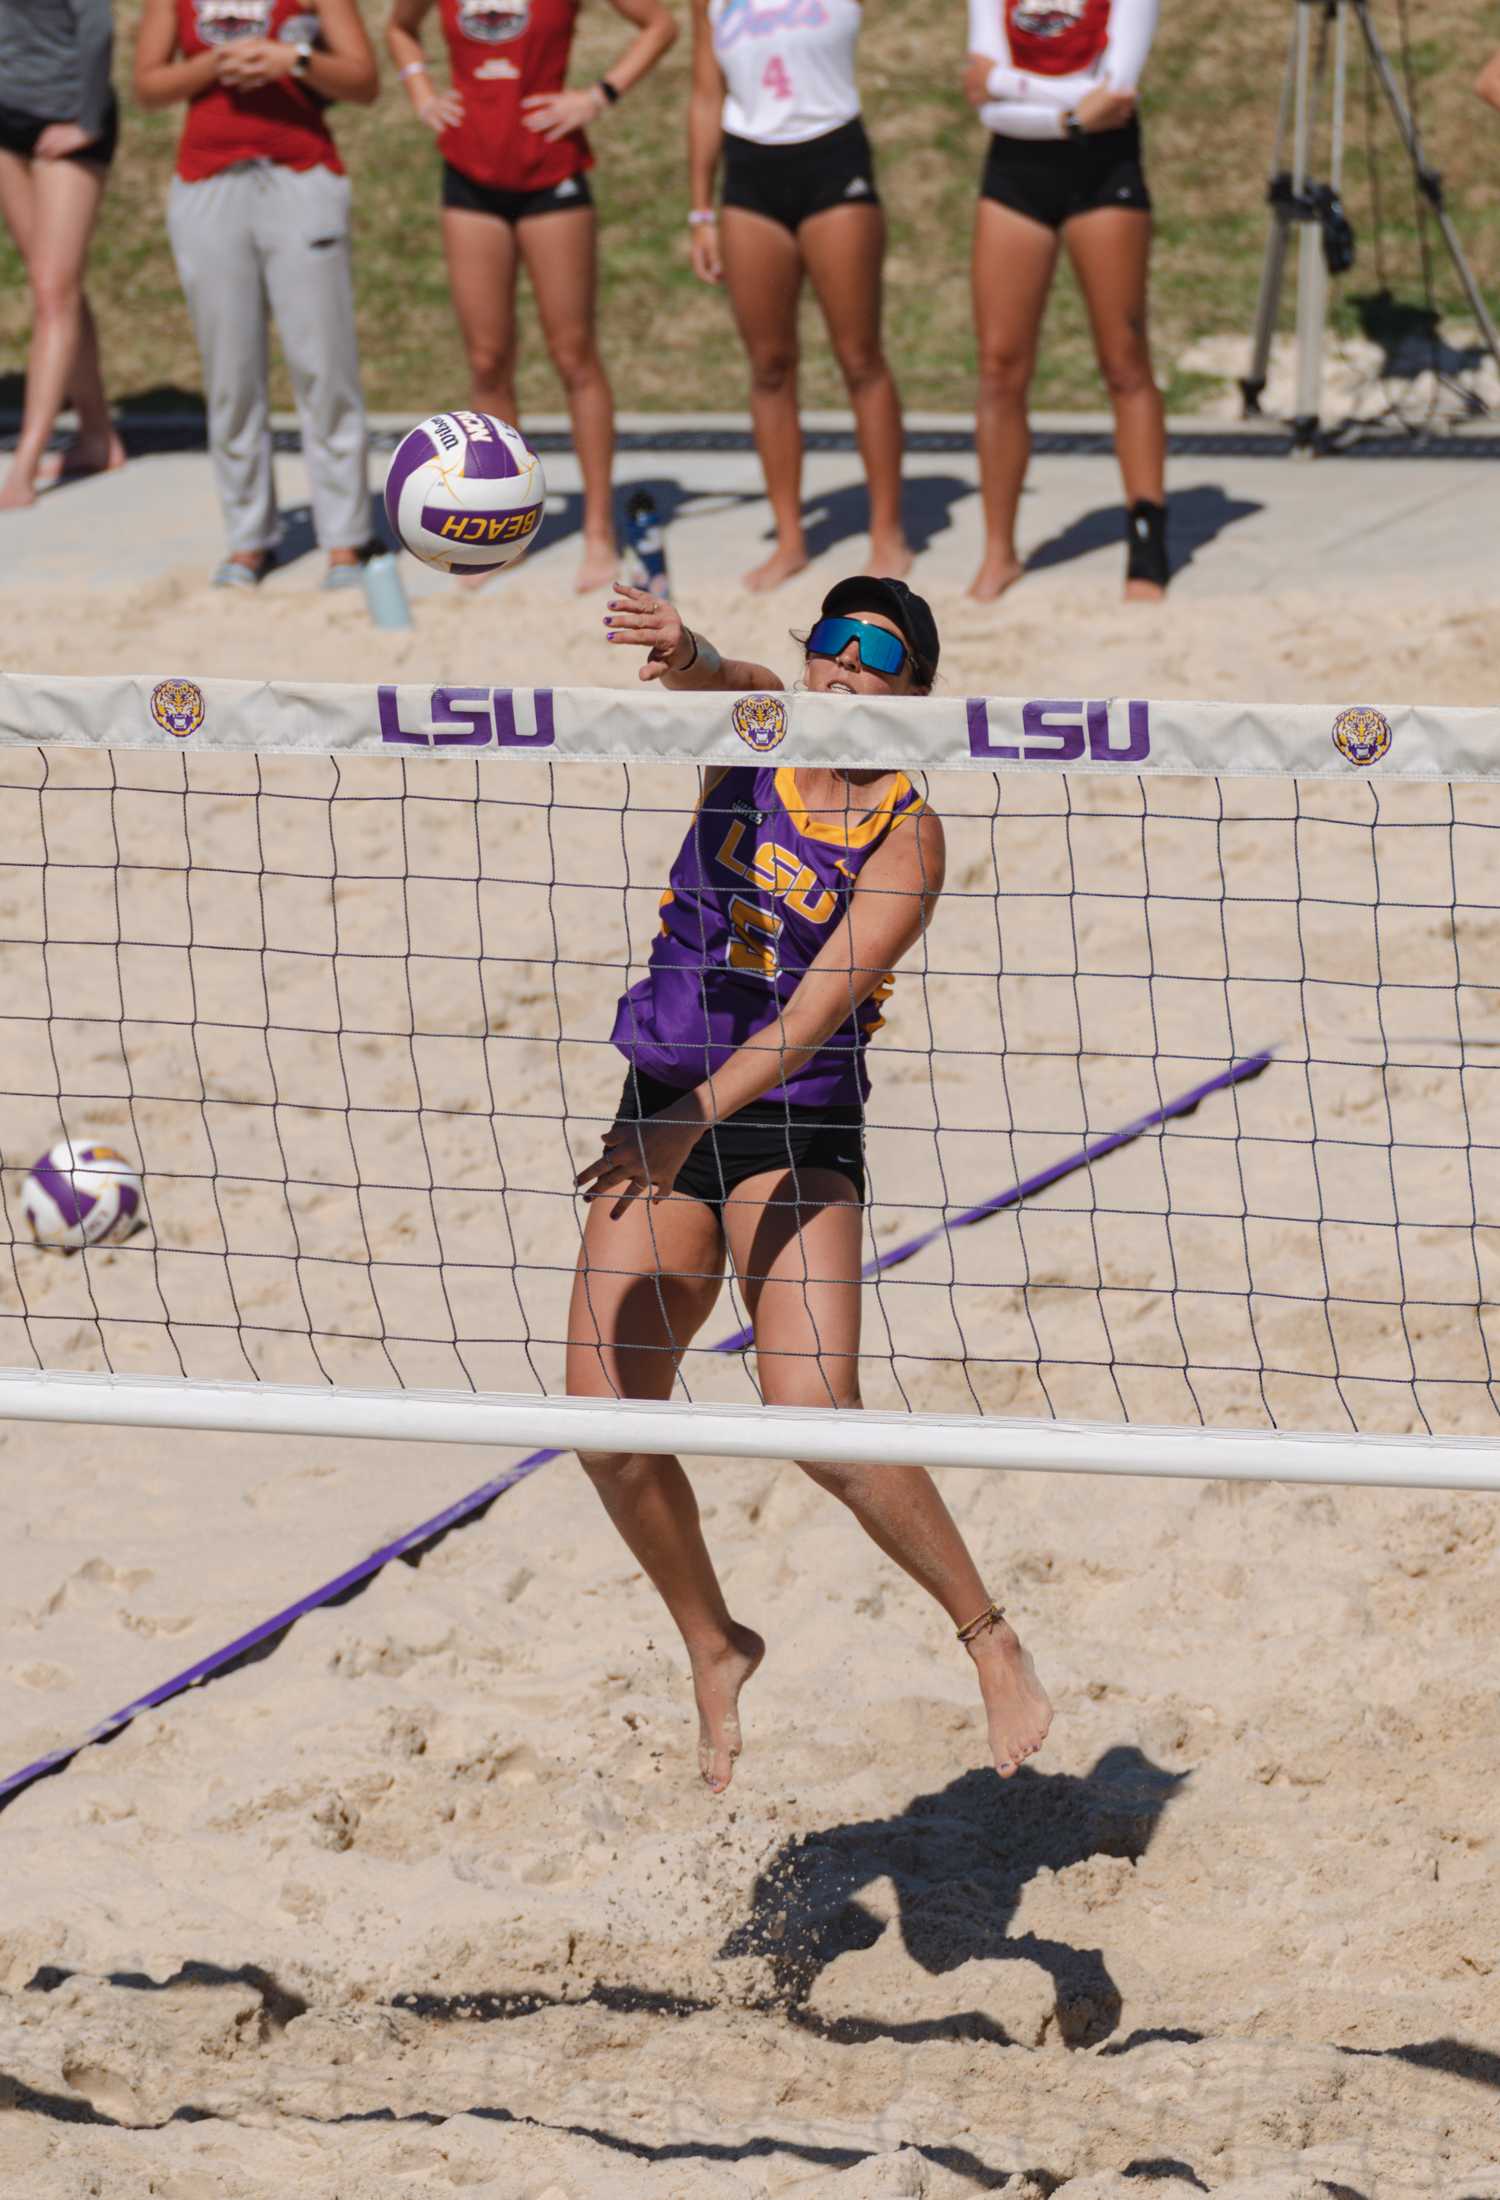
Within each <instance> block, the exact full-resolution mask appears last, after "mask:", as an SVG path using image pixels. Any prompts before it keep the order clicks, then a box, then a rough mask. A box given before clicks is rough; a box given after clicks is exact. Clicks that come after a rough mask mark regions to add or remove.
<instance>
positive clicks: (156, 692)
mask: <svg viewBox="0 0 1500 2200" xmlns="http://www.w3.org/2000/svg"><path fill="white" fill-rule="evenodd" d="M151 715H152V717H153V718H154V719H155V721H156V723H157V724H158V725H159V726H160V727H161V730H162V732H163V733H170V734H172V735H174V736H175V737H176V739H177V740H179V741H185V740H186V739H187V737H188V735H189V734H190V733H196V732H197V731H198V728H199V727H200V726H201V725H202V723H203V717H204V709H203V690H202V688H200V687H195V686H194V685H193V682H192V681H191V680H160V681H158V682H157V685H156V686H155V687H154V688H153V689H152V690H151Z"/></svg>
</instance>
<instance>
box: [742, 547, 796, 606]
mask: <svg viewBox="0 0 1500 2200" xmlns="http://www.w3.org/2000/svg"><path fill="white" fill-rule="evenodd" d="M806 563H807V545H806V543H805V542H791V543H789V542H779V543H778V544H777V545H776V548H775V549H774V550H773V551H772V552H771V555H770V556H769V557H768V558H767V559H766V561H765V563H764V565H757V566H753V567H752V568H751V570H750V571H749V572H748V573H747V574H746V575H745V586H746V587H747V588H748V589H749V591H750V593H751V594H752V595H753V596H764V595H766V594H767V593H768V592H769V591H770V590H771V589H773V588H780V586H781V584H782V582H783V581H789V580H790V579H791V578H792V575H793V574H794V573H800V572H801V571H802V568H803V567H804V566H805V565H806Z"/></svg>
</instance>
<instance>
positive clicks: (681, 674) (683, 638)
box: [604, 581, 783, 695]
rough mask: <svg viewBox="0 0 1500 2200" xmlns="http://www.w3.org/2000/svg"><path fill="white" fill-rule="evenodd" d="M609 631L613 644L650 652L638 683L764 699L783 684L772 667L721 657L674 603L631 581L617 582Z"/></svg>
mask: <svg viewBox="0 0 1500 2200" xmlns="http://www.w3.org/2000/svg"><path fill="white" fill-rule="evenodd" d="M604 626H605V633H606V636H607V638H608V640H610V641H612V642H623V643H624V644H625V646H626V647H627V648H635V649H644V650H647V651H649V652H650V654H649V655H648V657H647V659H646V662H645V663H644V664H643V665H642V666H641V669H640V671H639V673H638V674H637V678H638V679H642V680H660V681H661V683H662V685H663V686H664V687H669V688H678V689H685V690H687V691H689V692H691V691H692V690H695V689H696V690H699V691H706V692H710V693H711V692H712V691H714V690H715V689H722V690H723V692H724V693H725V694H727V695H760V694H764V693H765V691H766V690H767V689H768V688H779V687H780V686H781V685H782V684H783V683H782V682H781V681H780V680H779V679H778V678H777V676H776V674H775V673H774V672H772V671H771V669H770V667H769V666H768V665H756V664H751V663H750V662H749V660H748V659H746V658H743V657H721V656H720V655H719V652H718V651H717V650H716V649H715V648H714V645H713V643H712V642H711V641H709V640H708V638H707V637H706V635H702V634H694V633H693V632H692V630H691V628H689V627H686V626H684V625H683V623H682V615H681V613H680V612H679V611H678V610H677V608H676V606H675V605H674V604H669V603H663V602H662V600H661V598H660V597H659V596H653V595H652V594H651V593H650V592H649V590H647V589H644V588H632V587H630V586H629V584H628V583H627V582H625V581H616V582H615V586H614V594H613V595H612V596H611V597H610V599H609V604H608V606H607V608H606V610H605V614H604Z"/></svg>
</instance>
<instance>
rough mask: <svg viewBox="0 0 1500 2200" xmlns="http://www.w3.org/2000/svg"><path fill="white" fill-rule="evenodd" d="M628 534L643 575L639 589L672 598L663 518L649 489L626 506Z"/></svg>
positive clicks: (641, 491)
mask: <svg viewBox="0 0 1500 2200" xmlns="http://www.w3.org/2000/svg"><path fill="white" fill-rule="evenodd" d="M625 534H626V539H627V541H628V542H629V544H630V550H631V555H632V557H633V559H634V561H635V564H636V567H637V569H638V572H639V575H640V577H639V579H638V580H637V582H636V586H637V587H638V588H645V589H649V590H650V592H651V594H652V595H653V596H660V597H662V598H663V599H665V598H666V597H668V596H669V595H670V594H671V584H670V583H669V582H668V580H667V552H666V545H665V544H664V543H663V541H662V529H661V515H660V513H659V512H658V511H657V509H656V499H655V497H654V496H653V495H652V494H651V491H650V490H649V489H637V490H636V491H635V493H634V495H633V496H632V497H631V499H630V502H629V503H628V504H627V505H626V507H625Z"/></svg>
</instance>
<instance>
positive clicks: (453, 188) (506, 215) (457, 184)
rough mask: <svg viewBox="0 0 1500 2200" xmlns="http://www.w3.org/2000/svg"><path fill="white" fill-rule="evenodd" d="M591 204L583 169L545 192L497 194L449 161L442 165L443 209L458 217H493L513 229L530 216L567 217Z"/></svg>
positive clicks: (490, 185) (586, 178) (486, 184)
mask: <svg viewBox="0 0 1500 2200" xmlns="http://www.w3.org/2000/svg"><path fill="white" fill-rule="evenodd" d="M593 203H594V194H593V192H592V191H591V190H590V189H589V179H588V177H587V176H586V175H585V174H584V173H583V171H582V169H580V170H579V172H578V174H577V175H576V176H564V177H563V180H562V182H561V183H554V184H550V185H549V186H548V188H547V189H546V190H545V191H497V190H496V189H495V188H494V186H493V185H492V184H488V183H476V182H475V181H474V179H473V177H472V176H466V175H465V174H464V172H463V170H462V169H461V168H455V167H454V166H453V164H452V162H451V161H446V160H445V161H444V162H443V204H444V206H452V207H456V208H457V209H458V211H459V212H460V213H461V214H489V215H492V216H493V217H494V219H495V220H496V221H500V222H509V223H510V225H511V227H512V229H514V227H515V225H516V223H517V222H523V221H529V220H530V218H531V216H532V215H533V214H567V213H571V212H572V210H573V209H574V208H575V207H578V206H592V205H593Z"/></svg>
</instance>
